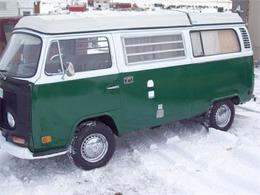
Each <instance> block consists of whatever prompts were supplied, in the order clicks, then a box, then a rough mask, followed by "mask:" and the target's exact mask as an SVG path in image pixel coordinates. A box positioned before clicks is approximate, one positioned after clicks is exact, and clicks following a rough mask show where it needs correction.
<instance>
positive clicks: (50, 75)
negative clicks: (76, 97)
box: [43, 34, 114, 77]
mask: <svg viewBox="0 0 260 195" xmlns="http://www.w3.org/2000/svg"><path fill="white" fill-rule="evenodd" d="M100 37H101V38H105V39H106V41H107V43H108V49H109V55H110V60H111V66H110V67H109V68H105V69H96V70H88V71H81V72H75V74H79V73H87V72H92V71H99V70H106V69H111V68H112V67H113V64H114V62H113V61H114V60H113V56H112V55H113V54H112V51H113V50H112V48H111V44H110V39H109V36H107V35H103V34H100V35H89V36H85V35H78V36H66V37H56V38H51V39H50V40H49V41H48V46H47V50H46V54H45V56H44V68H43V71H44V74H45V75H46V76H47V77H53V76H62V75H65V69H64V64H63V59H62V56H61V55H60V54H61V48H60V41H66V40H77V39H88V38H100ZM53 42H57V44H58V49H59V58H60V62H61V67H62V72H61V73H51V74H47V73H46V71H45V68H46V62H47V56H48V52H49V48H50V46H51V44H52V43H53Z"/></svg>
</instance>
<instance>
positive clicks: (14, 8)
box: [0, 0, 18, 17]
mask: <svg viewBox="0 0 260 195" xmlns="http://www.w3.org/2000/svg"><path fill="white" fill-rule="evenodd" d="M9 16H18V3H17V0H0V17H9Z"/></svg>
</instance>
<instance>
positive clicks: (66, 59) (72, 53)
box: [45, 37, 112, 74]
mask: <svg viewBox="0 0 260 195" xmlns="http://www.w3.org/2000/svg"><path fill="white" fill-rule="evenodd" d="M57 43H58V44H57ZM57 43H56V44H55V45H52V46H51V47H50V49H49V50H51V49H53V50H55V52H51V51H49V53H53V54H50V55H48V57H47V63H46V68H45V70H46V72H47V73H51V74H53V73H59V72H60V70H61V69H60V66H59V65H58V64H59V63H61V64H62V65H63V67H64V69H66V67H67V65H68V64H69V63H72V64H73V66H74V70H75V72H85V71H91V70H100V69H107V68H110V67H111V66H112V61H111V55H110V50H109V43H108V40H107V38H106V37H91V38H81V39H69V40H60V41H58V42H57ZM57 52H58V55H57ZM60 59H61V61H60ZM54 61H55V62H54Z"/></svg>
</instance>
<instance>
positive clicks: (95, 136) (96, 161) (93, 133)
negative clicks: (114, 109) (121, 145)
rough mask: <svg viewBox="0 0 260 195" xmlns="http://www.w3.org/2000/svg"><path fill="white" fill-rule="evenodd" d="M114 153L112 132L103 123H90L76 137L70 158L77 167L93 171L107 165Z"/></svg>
mask: <svg viewBox="0 0 260 195" xmlns="http://www.w3.org/2000/svg"><path fill="white" fill-rule="evenodd" d="M114 151H115V137H114V134H113V132H112V130H111V129H110V128H109V127H108V126H107V125H105V124H103V123H100V122H90V123H88V124H86V125H85V126H84V127H83V128H82V129H81V130H80V131H79V132H78V133H77V134H76V135H75V137H74V139H73V141H72V144H71V149H70V156H71V158H72V160H73V162H74V164H75V165H76V166H77V167H79V168H82V169H84V170H91V169H95V168H99V167H102V166H104V165H106V164H107V162H108V161H109V160H110V158H111V157H112V155H113V153H114Z"/></svg>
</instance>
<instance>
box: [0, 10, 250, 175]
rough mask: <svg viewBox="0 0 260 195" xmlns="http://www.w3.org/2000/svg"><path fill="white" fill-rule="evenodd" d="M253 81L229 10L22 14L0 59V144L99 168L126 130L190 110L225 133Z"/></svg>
mask: <svg viewBox="0 0 260 195" xmlns="http://www.w3.org/2000/svg"><path fill="white" fill-rule="evenodd" d="M253 86H254V67H253V52H252V47H251V43H250V38H249V34H248V31H247V29H246V26H245V24H244V23H243V22H242V20H241V18H240V17H239V16H238V15H237V14H233V13H228V14H225V13H221V14H201V13H200V14H199V13H190V14H188V13H183V12H177V11H171V12H167V11H165V12H158V13H156V12H154V13H152V12H151V13H149V12H144V13H134V12H131V13H126V12H124V13H121V12H105V13H102V12H98V13H96V12H93V13H92V12H89V13H86V14H76V15H54V16H32V17H25V18H22V19H21V20H20V21H19V23H18V24H17V25H16V27H15V30H14V32H13V34H12V36H11V40H10V42H9V44H8V47H7V49H6V51H5V53H4V55H3V56H2V59H1V61H0V112H1V114H0V126H1V136H0V143H1V148H2V150H4V151H6V152H8V153H10V154H12V155H14V156H16V157H19V158H22V159H40V158H48V157H53V156H57V155H63V154H66V153H68V154H69V156H70V157H71V159H72V160H73V161H74V163H75V164H76V165H77V166H78V167H80V168H83V169H85V170H89V169H93V168H98V167H101V166H104V165H105V164H106V163H107V162H108V161H109V159H110V158H111V157H112V155H113V153H114V150H115V136H120V135H123V134H125V133H128V132H131V131H135V130H138V129H144V128H147V127H153V126H158V125H161V124H165V123H168V122H171V121H177V120H182V119H188V118H192V117H196V116H201V117H203V119H204V121H205V123H206V124H207V125H208V126H210V127H213V128H216V129H219V130H223V131H227V130H228V129H229V128H230V126H231V125H232V123H233V119H234V113H235V109H234V105H237V104H242V103H244V102H247V101H249V100H250V99H251V98H252V96H253Z"/></svg>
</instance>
